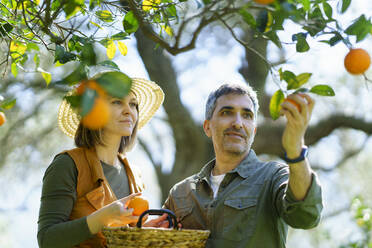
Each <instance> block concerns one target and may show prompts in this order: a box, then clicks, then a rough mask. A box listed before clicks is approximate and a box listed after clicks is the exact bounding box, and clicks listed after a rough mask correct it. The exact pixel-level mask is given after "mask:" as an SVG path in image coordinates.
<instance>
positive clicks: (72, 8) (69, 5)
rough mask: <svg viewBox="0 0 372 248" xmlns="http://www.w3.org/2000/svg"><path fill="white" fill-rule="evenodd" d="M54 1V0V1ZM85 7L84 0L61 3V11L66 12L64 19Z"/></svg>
mask: <svg viewBox="0 0 372 248" xmlns="http://www.w3.org/2000/svg"><path fill="white" fill-rule="evenodd" d="M54 2H56V1H54ZM84 7H85V5H84V0H69V1H66V2H65V3H64V4H63V11H64V12H65V14H66V19H69V18H70V17H72V16H74V15H75V14H76V13H77V12H79V11H80V10H81V9H83V8H84Z"/></svg>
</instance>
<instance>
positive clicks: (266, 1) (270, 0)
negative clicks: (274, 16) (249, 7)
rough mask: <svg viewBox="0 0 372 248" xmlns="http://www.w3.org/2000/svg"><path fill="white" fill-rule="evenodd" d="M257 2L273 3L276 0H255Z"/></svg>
mask: <svg viewBox="0 0 372 248" xmlns="http://www.w3.org/2000/svg"><path fill="white" fill-rule="evenodd" d="M254 1H255V2H256V3H259V4H271V3H273V2H274V1H275V0H254Z"/></svg>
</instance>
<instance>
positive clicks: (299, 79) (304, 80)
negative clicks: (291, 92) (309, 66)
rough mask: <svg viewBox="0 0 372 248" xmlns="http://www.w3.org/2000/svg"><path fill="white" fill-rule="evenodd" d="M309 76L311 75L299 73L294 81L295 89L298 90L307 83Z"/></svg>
mask: <svg viewBox="0 0 372 248" xmlns="http://www.w3.org/2000/svg"><path fill="white" fill-rule="evenodd" d="M311 75H312V74H311V73H308V72H304V73H301V74H299V75H297V76H296V80H297V84H298V86H297V87H296V88H298V87H300V86H301V85H304V84H305V83H307V82H308V81H309V79H310V77H311Z"/></svg>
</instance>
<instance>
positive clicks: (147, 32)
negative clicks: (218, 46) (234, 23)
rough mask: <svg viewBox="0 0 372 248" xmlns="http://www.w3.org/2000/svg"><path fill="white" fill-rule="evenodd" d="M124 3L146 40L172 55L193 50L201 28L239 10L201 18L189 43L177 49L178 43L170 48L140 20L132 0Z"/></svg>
mask: <svg viewBox="0 0 372 248" xmlns="http://www.w3.org/2000/svg"><path fill="white" fill-rule="evenodd" d="M125 2H128V4H129V7H130V9H131V10H132V11H133V14H134V16H135V17H136V19H137V20H138V22H139V25H140V28H141V30H142V32H143V33H144V35H145V36H146V37H147V38H149V39H150V40H152V41H153V42H155V43H157V44H159V45H160V46H161V47H163V48H164V49H166V50H167V51H168V52H169V53H170V54H172V55H177V54H179V53H183V52H186V51H189V50H192V49H194V48H195V43H196V40H197V38H198V36H199V34H200V32H201V31H202V30H203V28H205V27H206V26H207V25H209V24H210V23H212V22H214V21H216V20H218V19H220V18H222V17H223V16H225V15H228V14H231V13H235V12H237V11H238V10H239V9H231V8H226V9H224V11H223V13H221V14H218V13H213V15H212V16H211V17H210V18H204V17H203V18H202V19H201V21H200V23H199V25H198V27H197V28H196V29H195V30H194V32H193V34H192V38H191V40H190V42H189V43H188V44H187V45H185V46H183V47H178V45H179V44H178V42H176V44H175V45H174V46H171V45H170V44H169V43H168V42H166V41H165V40H164V39H163V38H162V37H161V36H159V35H158V34H157V33H155V32H154V30H153V29H152V27H151V25H150V24H149V23H147V22H146V21H145V20H144V19H143V18H142V14H141V11H140V10H139V9H138V7H137V4H136V2H135V1H134V0H128V1H125ZM178 36H181V33H180V32H179V33H178ZM177 39H179V38H176V41H177Z"/></svg>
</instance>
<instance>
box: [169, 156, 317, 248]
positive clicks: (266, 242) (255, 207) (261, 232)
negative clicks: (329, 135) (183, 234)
mask: <svg viewBox="0 0 372 248" xmlns="http://www.w3.org/2000/svg"><path fill="white" fill-rule="evenodd" d="M214 165H215V160H212V161H211V162H209V163H208V164H206V165H205V166H204V167H203V168H202V170H201V171H200V172H199V173H198V174H195V175H193V176H191V177H189V178H186V179H185V180H183V181H181V182H180V183H178V184H176V185H175V186H174V187H173V188H172V189H171V190H170V193H169V196H168V198H167V200H166V201H165V203H164V208H167V209H170V210H172V211H173V212H174V213H175V214H176V216H177V217H178V218H180V221H181V223H182V227H183V228H187V229H202V230H210V231H211V234H210V236H209V238H208V241H207V247H209V248H212V247H213V248H230V247H231V248H261V247H262V248H271V247H272V248H282V247H285V243H286V237H287V231H288V225H290V226H292V227H294V228H303V229H308V228H312V227H315V226H316V225H317V224H318V223H319V221H320V213H321V211H322V208H323V206H322V195H321V187H320V185H319V182H318V179H317V176H316V175H315V174H314V173H312V183H311V186H310V188H309V190H308V192H307V194H306V197H305V199H304V200H302V201H297V200H295V198H294V196H293V193H292V192H291V190H290V188H289V187H288V176H289V167H288V166H287V165H285V164H280V163H278V162H266V163H264V162H261V161H260V160H258V158H257V157H256V154H255V153H254V151H253V150H251V151H250V152H249V154H248V155H247V157H246V158H245V159H244V160H243V161H242V162H241V163H240V164H239V165H238V166H237V167H236V168H235V169H233V170H232V171H230V172H228V173H226V175H225V177H224V179H223V181H222V182H221V184H220V187H219V189H218V194H217V197H216V198H213V191H212V189H211V187H210V185H211V182H210V175H211V170H212V169H213V167H214Z"/></svg>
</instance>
